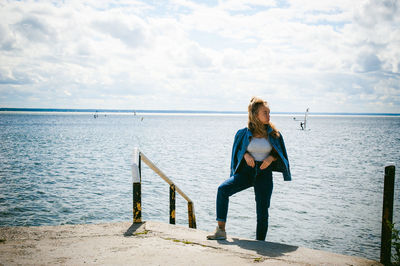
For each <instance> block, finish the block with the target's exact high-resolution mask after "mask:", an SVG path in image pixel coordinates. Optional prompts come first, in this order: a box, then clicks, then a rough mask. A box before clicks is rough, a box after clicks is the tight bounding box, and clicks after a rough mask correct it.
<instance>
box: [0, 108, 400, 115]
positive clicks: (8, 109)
mask: <svg viewBox="0 0 400 266" xmlns="http://www.w3.org/2000/svg"><path fill="white" fill-rule="evenodd" d="M0 112H87V113H90V112H109V113H173V114H176V113H202V114H247V112H246V111H216V110H144V109H95V108H9V107H1V108H0ZM304 113H305V112H271V114H296V115H298V114H304ZM309 114H310V115H313V114H314V115H390V116H400V113H364V112H360V113H358V112H309Z"/></svg>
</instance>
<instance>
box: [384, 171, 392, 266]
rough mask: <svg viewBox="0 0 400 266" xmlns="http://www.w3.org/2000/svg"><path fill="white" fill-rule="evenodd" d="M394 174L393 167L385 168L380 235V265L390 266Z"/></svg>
mask: <svg viewBox="0 0 400 266" xmlns="http://www.w3.org/2000/svg"><path fill="white" fill-rule="evenodd" d="M394 173H395V166H394V165H388V166H386V167H385V181H384V182H385V183H384V188H383V211H382V234H381V263H382V264H383V265H391V253H392V252H391V251H392V228H391V225H392V222H393V197H394Z"/></svg>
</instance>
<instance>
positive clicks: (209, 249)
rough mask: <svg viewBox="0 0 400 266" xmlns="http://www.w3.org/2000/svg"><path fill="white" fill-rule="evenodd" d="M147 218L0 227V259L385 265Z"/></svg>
mask: <svg viewBox="0 0 400 266" xmlns="http://www.w3.org/2000/svg"><path fill="white" fill-rule="evenodd" d="M208 233H209V232H205V231H201V230H198V229H190V228H187V227H183V226H180V225H170V224H165V223H161V222H153V221H147V222H143V223H140V224H132V223H131V222H119V223H106V224H81V225H61V226H30V227H22V226H21V227H0V264H5V265H18V264H35V265H38V264H39V265H49V264H64V265H82V264H89V265H92V264H100V265H103V264H108V265H109V264H113V265H126V264H131V265H171V264H172V265H253V264H254V263H261V264H263V265H264V264H268V265H287V264H290V265H310V264H311V265H316V264H318V265H321V264H324V265H381V264H380V263H379V262H376V261H373V260H369V259H365V258H360V257H355V256H348V255H341V254H336V253H331V252H326V251H320V250H312V249H309V248H304V247H298V246H292V245H286V244H280V243H273V242H264V241H255V240H250V239H244V238H237V237H234V236H228V239H227V240H219V241H212V240H206V235H207V234H208Z"/></svg>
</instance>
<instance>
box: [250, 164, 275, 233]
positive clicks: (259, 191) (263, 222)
mask: <svg viewBox="0 0 400 266" xmlns="http://www.w3.org/2000/svg"><path fill="white" fill-rule="evenodd" d="M272 189H273V181H272V172H271V170H270V168H267V169H265V170H262V171H261V172H260V173H259V174H258V175H257V177H256V180H255V184H254V192H255V197H256V206H257V207H256V208H257V231H256V237H257V240H263V241H264V240H265V237H266V235H267V232H268V208H269V206H270V201H271V195H272Z"/></svg>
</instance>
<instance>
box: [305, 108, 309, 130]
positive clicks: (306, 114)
mask: <svg viewBox="0 0 400 266" xmlns="http://www.w3.org/2000/svg"><path fill="white" fill-rule="evenodd" d="M309 110H310V108H307V110H306V113H305V114H304V130H306V129H307V116H308V111H309Z"/></svg>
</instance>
